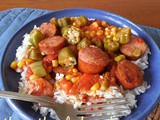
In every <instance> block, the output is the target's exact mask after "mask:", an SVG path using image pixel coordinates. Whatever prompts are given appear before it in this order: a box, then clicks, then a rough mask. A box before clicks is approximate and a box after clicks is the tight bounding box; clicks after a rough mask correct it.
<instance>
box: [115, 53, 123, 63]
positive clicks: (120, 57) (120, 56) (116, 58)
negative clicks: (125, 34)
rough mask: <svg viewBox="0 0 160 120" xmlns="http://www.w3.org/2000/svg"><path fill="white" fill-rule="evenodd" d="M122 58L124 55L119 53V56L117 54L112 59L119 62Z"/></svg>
mask: <svg viewBox="0 0 160 120" xmlns="http://www.w3.org/2000/svg"><path fill="white" fill-rule="evenodd" d="M124 59H125V56H124V55H119V56H117V57H115V58H114V61H116V62H120V61H122V60H124Z"/></svg>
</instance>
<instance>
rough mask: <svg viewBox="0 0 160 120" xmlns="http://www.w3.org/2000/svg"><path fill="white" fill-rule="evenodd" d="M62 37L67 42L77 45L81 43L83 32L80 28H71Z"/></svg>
mask: <svg viewBox="0 0 160 120" xmlns="http://www.w3.org/2000/svg"><path fill="white" fill-rule="evenodd" d="M62 36H63V37H64V38H65V39H66V40H67V42H68V43H69V44H71V45H76V44H78V43H79V42H80V39H81V32H80V29H79V28H76V27H74V26H70V27H68V28H66V29H65V30H64V33H63V35H62Z"/></svg>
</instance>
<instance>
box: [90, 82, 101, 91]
mask: <svg viewBox="0 0 160 120" xmlns="http://www.w3.org/2000/svg"><path fill="white" fill-rule="evenodd" d="M99 87H100V85H99V83H95V84H94V85H93V86H92V87H91V90H98V89H99Z"/></svg>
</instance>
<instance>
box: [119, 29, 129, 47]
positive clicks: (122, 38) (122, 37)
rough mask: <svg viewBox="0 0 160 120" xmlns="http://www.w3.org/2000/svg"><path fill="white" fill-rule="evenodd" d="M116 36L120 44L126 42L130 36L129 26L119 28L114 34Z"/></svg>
mask: <svg viewBox="0 0 160 120" xmlns="http://www.w3.org/2000/svg"><path fill="white" fill-rule="evenodd" d="M116 38H118V39H119V43H120V44H126V43H128V42H129V41H130V38H131V28H130V27H126V28H121V29H119V31H118V33H117V34H116Z"/></svg>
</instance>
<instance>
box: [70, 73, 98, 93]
mask: <svg viewBox="0 0 160 120" xmlns="http://www.w3.org/2000/svg"><path fill="white" fill-rule="evenodd" d="M100 81H101V79H100V76H99V74H83V76H82V77H81V78H80V79H79V80H78V81H77V82H76V83H75V84H74V85H73V87H72V89H71V90H70V94H78V93H79V92H81V91H89V90H90V88H91V87H92V86H93V85H94V84H95V83H97V82H100Z"/></svg>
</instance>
